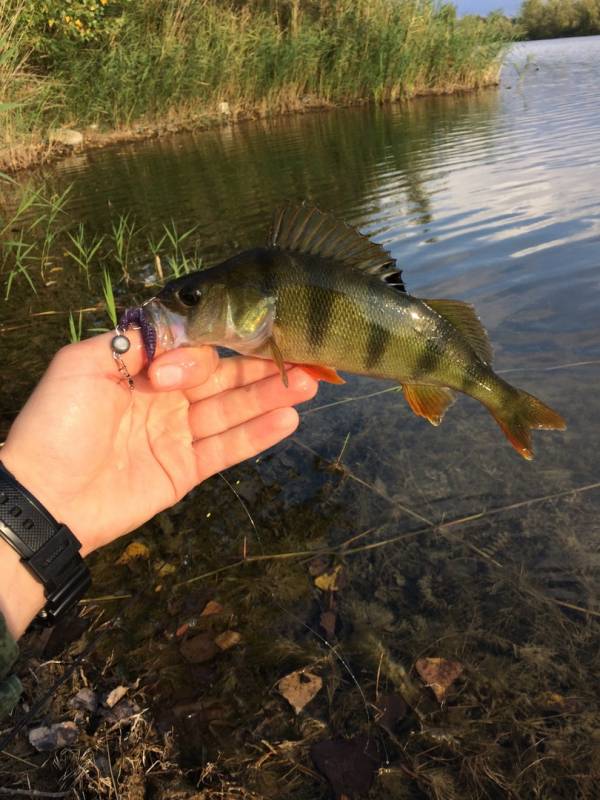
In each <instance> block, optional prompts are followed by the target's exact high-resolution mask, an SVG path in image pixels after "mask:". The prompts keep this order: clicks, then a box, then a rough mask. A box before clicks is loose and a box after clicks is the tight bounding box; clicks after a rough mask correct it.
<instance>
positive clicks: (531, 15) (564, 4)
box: [519, 0, 600, 39]
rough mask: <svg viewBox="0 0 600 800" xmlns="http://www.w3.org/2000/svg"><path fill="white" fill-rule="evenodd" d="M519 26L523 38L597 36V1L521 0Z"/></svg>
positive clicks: (599, 5) (599, 30)
mask: <svg viewBox="0 0 600 800" xmlns="http://www.w3.org/2000/svg"><path fill="white" fill-rule="evenodd" d="M519 23H520V25H521V27H522V28H523V29H524V32H525V37H526V38H527V39H555V38H558V37H561V36H592V35H594V34H598V33H600V0H525V1H524V3H523V5H522V6H521V13H520V18H519Z"/></svg>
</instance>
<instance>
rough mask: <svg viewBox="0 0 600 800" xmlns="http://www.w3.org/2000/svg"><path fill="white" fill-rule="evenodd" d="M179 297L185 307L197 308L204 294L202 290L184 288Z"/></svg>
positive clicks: (178, 293) (179, 292)
mask: <svg viewBox="0 0 600 800" xmlns="http://www.w3.org/2000/svg"><path fill="white" fill-rule="evenodd" d="M177 297H178V298H179V300H180V302H181V303H183V305H184V306H195V305H198V303H199V302H200V298H201V297H202V292H201V291H200V289H192V288H189V287H188V288H182V289H180V290H179V291H178V292H177Z"/></svg>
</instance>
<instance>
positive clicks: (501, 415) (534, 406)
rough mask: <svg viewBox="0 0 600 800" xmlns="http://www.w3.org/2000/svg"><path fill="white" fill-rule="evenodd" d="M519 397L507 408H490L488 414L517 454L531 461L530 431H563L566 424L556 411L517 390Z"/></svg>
mask: <svg viewBox="0 0 600 800" xmlns="http://www.w3.org/2000/svg"><path fill="white" fill-rule="evenodd" d="M518 392H519V396H518V398H517V400H516V401H515V402H514V403H510V404H509V405H508V408H502V409H499V410H496V409H492V408H490V409H489V410H490V412H491V414H492V416H493V417H494V419H495V420H496V422H497V423H498V425H500V427H501V428H502V431H503V433H504V435H505V436H506V438H507V439H508V441H509V442H510V443H511V444H512V446H513V447H514V448H515V450H516V451H517V453H519V454H520V455H522V456H523V458H526V459H527V460H528V461H531V459H532V458H533V450H532V444H531V431H532V430H534V429H536V428H544V429H546V430H558V431H564V430H565V428H566V427H567V423H566V422H565V420H564V419H563V418H562V417H561V415H560V414H558V413H557V412H556V411H553V410H552V409H551V408H548V406H547V405H544V403H542V401H541V400H538V399H537V397H534V396H533V395H531V394H527V392H523V391H521V390H518Z"/></svg>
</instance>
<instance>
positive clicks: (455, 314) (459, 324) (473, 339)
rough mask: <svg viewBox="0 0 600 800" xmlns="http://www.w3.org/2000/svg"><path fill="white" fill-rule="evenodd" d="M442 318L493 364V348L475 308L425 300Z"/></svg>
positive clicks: (444, 301)
mask: <svg viewBox="0 0 600 800" xmlns="http://www.w3.org/2000/svg"><path fill="white" fill-rule="evenodd" d="M423 302H424V303H426V304H427V305H428V306H429V308H432V309H433V310H434V311H435V312H436V313H437V314H439V315H440V317H444V319H447V320H448V322H451V323H452V325H454V327H455V328H456V329H457V330H459V331H460V332H461V333H462V335H463V336H464V337H465V339H466V340H467V341H468V342H469V344H470V345H471V347H472V348H473V350H475V352H476V353H477V355H478V356H479V358H480V359H481V360H482V361H485V363H486V364H491V363H492V346H491V344H490V340H489V339H488V335H487V332H486V330H485V328H484V327H483V325H482V324H481V320H480V319H479V317H478V316H477V314H476V313H475V309H474V308H473V306H471V305H469V303H463V302H461V301H460V300H423Z"/></svg>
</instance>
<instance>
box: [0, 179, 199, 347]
mask: <svg viewBox="0 0 600 800" xmlns="http://www.w3.org/2000/svg"><path fill="white" fill-rule="evenodd" d="M69 192H70V187H69V188H67V189H66V190H65V191H64V192H63V193H62V194H54V195H53V194H49V193H47V192H46V191H45V190H44V188H43V187H42V188H36V189H33V188H30V187H27V186H25V187H24V188H23V189H22V190H21V191H20V192H19V193H18V198H19V200H18V202H17V203H15V204H13V206H12V208H11V210H7V209H6V208H5V209H4V210H3V208H2V206H0V321H1V320H3V318H4V317H5V316H6V315H7V314H9V312H10V313H11V314H14V315H15V319H18V318H19V316H23V315H27V314H28V313H31V301H32V299H33V298H34V297H35V300H36V303H35V306H36V309H37V310H38V311H37V313H38V314H46V313H49V314H54V313H62V312H63V311H64V306H65V305H66V306H67V308H68V307H69V305H68V304H70V303H72V301H73V299H75V300H76V302H77V303H78V305H83V306H85V307H84V308H79V309H78V310H76V311H75V313H76V314H77V315H78V316H77V317H76V316H74V312H73V310H71V312H70V313H69V318H68V331H69V339H70V341H79V339H80V338H81V336H82V333H83V331H84V319H85V318H86V317H87V315H88V314H90V315H91V319H92V321H93V327H85V332H87V333H90V332H94V331H99V330H107V329H108V328H107V327H98V324H100V325H101V324H102V323H103V321H102V318H100V319H98V317H97V313H98V311H102V312H104V313H106V315H107V316H108V321H109V324H110V327H113V328H114V327H115V326H116V324H117V320H118V317H119V308H120V307H121V306H122V304H123V303H124V302H128V303H130V302H131V299H130V298H131V294H132V292H135V291H136V290H140V291H142V292H147V290H148V288H149V287H151V286H156V287H158V286H160V285H162V284H163V283H165V282H166V281H169V280H171V279H173V278H177V277H180V276H181V275H183V274H185V273H188V272H191V271H193V270H197V269H200V268H201V266H202V260H201V258H200V257H199V255H198V252H197V244H196V245H194V244H193V243H192V242H191V241H190V237H191V234H192V233H193V232H194V230H195V228H189V229H187V230H183V231H180V230H178V228H177V226H176V224H175V223H174V222H171V223H170V225H168V226H167V225H165V226H164V233H163V235H162V236H161V237H160V238H159V239H158V240H156V239H155V238H153V237H152V235H151V234H150V233H148V232H146V231H144V230H143V228H141V227H140V226H139V225H138V224H137V223H136V221H135V220H134V219H132V218H131V217H130V216H129V215H121V216H118V217H116V218H115V219H114V221H113V224H112V231H111V234H110V235H102V234H98V233H95V232H93V231H90V230H89V229H88V228H87V227H86V226H85V225H84V224H83V223H81V222H80V223H75V222H74V221H73V219H72V218H71V217H70V216H69V214H68V213H67V211H66V201H67V197H68V195H69ZM149 253H151V254H152V256H153V258H154V267H155V274H154V275H152V273H151V272H150V271H149V267H150V265H149V264H148V254H149ZM161 259H162V260H164V263H165V265H166V268H164V269H163V266H162V260H161ZM57 297H58V298H60V301H59V306H60V307H59V308H56V307H54V308H51V309H48V308H47V307H46V303H49V304H51V305H52V306H56V302H57ZM99 298H102V301H103V302H101V303H100V305H99V304H98V302H97V301H98V299H99ZM125 298H127V299H125ZM71 307H72V306H71ZM84 315H85V316H84ZM0 328H1V325H0Z"/></svg>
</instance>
